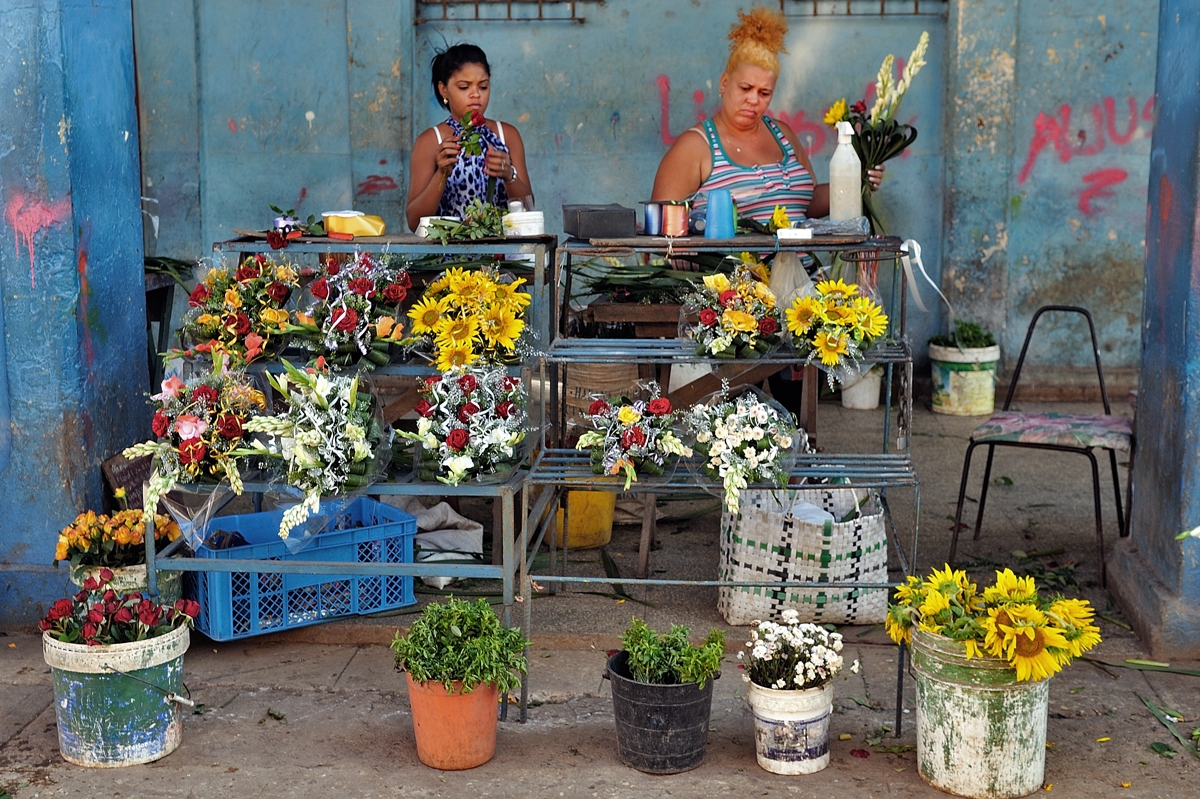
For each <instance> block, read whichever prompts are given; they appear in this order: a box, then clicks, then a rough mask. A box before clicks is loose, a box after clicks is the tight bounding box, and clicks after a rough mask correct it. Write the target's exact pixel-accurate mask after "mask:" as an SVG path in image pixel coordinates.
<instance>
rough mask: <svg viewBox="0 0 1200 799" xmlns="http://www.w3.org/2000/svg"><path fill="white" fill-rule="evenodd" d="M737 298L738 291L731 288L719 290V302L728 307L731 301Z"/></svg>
mask: <svg viewBox="0 0 1200 799" xmlns="http://www.w3.org/2000/svg"><path fill="white" fill-rule="evenodd" d="M737 298H738V293H737V292H736V291H734V290H733V289H730V290H729V291H722V292H721V304H722V305H724V306H725V307H726V308H728V307H729V306H730V305H732V304H733V301H734V300H736V299H737Z"/></svg>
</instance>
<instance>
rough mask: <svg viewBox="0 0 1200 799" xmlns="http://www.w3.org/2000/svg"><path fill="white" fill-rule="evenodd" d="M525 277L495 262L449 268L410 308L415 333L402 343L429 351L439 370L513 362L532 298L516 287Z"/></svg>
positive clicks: (430, 357) (518, 286)
mask: <svg viewBox="0 0 1200 799" xmlns="http://www.w3.org/2000/svg"><path fill="white" fill-rule="evenodd" d="M524 282H525V279H524V278H514V277H513V276H512V275H506V274H501V273H500V272H499V270H498V269H496V267H495V266H487V267H483V268H481V269H475V270H467V269H464V268H462V267H451V268H450V269H448V270H447V271H445V272H443V273H442V274H441V275H440V276H439V277H438V278H437V279H436V280H435V281H433V282H432V283H430V284H429V286H428V287H427V288H426V289H425V294H424V296H422V297H421V300H420V302H418V303H416V304H415V305H413V307H412V308H410V309H409V311H408V318H409V319H410V320H411V321H412V331H411V332H412V335H411V336H410V337H409V338H408V339H405V342H404V343H405V344H406V345H407V346H410V347H412V348H414V349H416V350H418V351H420V352H423V353H428V357H429V359H430V360H432V361H433V362H434V364H435V365H436V367H437V370H438V371H439V372H448V371H450V370H452V369H462V368H464V367H467V366H471V365H473V364H476V363H484V364H495V363H506V362H509V361H512V360H513V359H514V358H515V357H517V356H519V355H520V353H519V352H518V350H519V345H520V342H521V334H522V333H523V332H524V331H525V318H524V317H525V309H526V308H527V307H528V306H529V302H530V297H529V295H528V294H526V293H525V292H523V291H518V289H519V288H520V287H521V284H523V283H524Z"/></svg>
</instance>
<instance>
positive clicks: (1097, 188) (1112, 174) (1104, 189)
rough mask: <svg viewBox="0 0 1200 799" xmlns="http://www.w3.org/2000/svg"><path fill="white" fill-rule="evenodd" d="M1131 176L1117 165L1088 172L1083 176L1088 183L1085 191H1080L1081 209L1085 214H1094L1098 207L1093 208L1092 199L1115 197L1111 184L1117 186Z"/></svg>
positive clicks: (1085, 182)
mask: <svg viewBox="0 0 1200 799" xmlns="http://www.w3.org/2000/svg"><path fill="white" fill-rule="evenodd" d="M1127 177H1129V173H1128V172H1126V171H1125V170H1124V169H1117V168H1115V167H1113V168H1110V169H1097V170H1096V171H1095V172H1091V173H1088V174H1086V175H1084V176H1083V182H1084V184H1086V186H1085V188H1084V189H1083V191H1081V192H1079V210H1080V212H1081V213H1083V215H1084V216H1092V215H1094V214H1095V213H1096V212H1097V209H1095V208H1092V200H1094V199H1096V198H1097V197H1113V196H1115V195H1114V194H1113V191H1112V189H1110V188H1109V187H1110V186H1115V185H1116V184H1118V183H1124V182H1125V178H1127Z"/></svg>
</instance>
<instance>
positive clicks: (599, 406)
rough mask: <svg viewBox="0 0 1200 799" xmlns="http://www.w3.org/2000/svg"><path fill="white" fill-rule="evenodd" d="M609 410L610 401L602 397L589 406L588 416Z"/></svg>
mask: <svg viewBox="0 0 1200 799" xmlns="http://www.w3.org/2000/svg"><path fill="white" fill-rule="evenodd" d="M607 412H608V403H607V402H605V401H604V400H602V399H598V400H596V401H595V402H593V403H592V404H591V405H589V406H588V416H599V415H600V414H602V413H607Z"/></svg>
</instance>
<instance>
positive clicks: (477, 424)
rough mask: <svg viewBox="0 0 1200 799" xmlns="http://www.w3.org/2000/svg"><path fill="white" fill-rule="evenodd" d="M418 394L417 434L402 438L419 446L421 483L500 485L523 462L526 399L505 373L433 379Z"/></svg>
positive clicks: (461, 372) (457, 373)
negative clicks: (489, 482)
mask: <svg viewBox="0 0 1200 799" xmlns="http://www.w3.org/2000/svg"><path fill="white" fill-rule="evenodd" d="M418 391H419V392H420V395H421V400H420V402H418V403H417V407H416V411H417V413H418V414H419V415H420V417H421V418H420V419H419V420H418V421H417V432H416V433H406V432H401V433H400V435H401V436H402V437H404V438H407V439H411V440H413V441H417V442H418V443H419V444H420V445H421V452H420V461H419V463H418V465H417V477H419V478H420V479H422V480H434V479H436V480H437V481H438V482H442V483H446V484H447V485H458V484H459V483H461V482H463V481H464V480H469V479H475V480H477V481H483V480H486V479H493V480H495V479H502V478H503V477H504V476H506V475H507V474H509V473H511V472H512V470H513V469H514V468H516V467H517V466H518V465H519V464H520V462H521V460H522V459H523V458H524V457H525V453H524V450H523V449H522V447H521V444H522V442H524V440H525V433H526V430H525V419H526V406H527V405H528V404H529V403H528V394H527V393H526V390H525V385H524V384H523V383H522V382H521V381H520V380H519V379H518V378H515V377H509V376H508V375H507V374H506V373H505V370H504V367H502V366H497V367H492V368H486V369H478V368H472V367H467V368H463V369H456V370H454V371H450V372H446V373H445V374H441V375H434V376H432V377H427V378H424V379H423V380H422V381H421V383H420V384H419V386H418Z"/></svg>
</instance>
